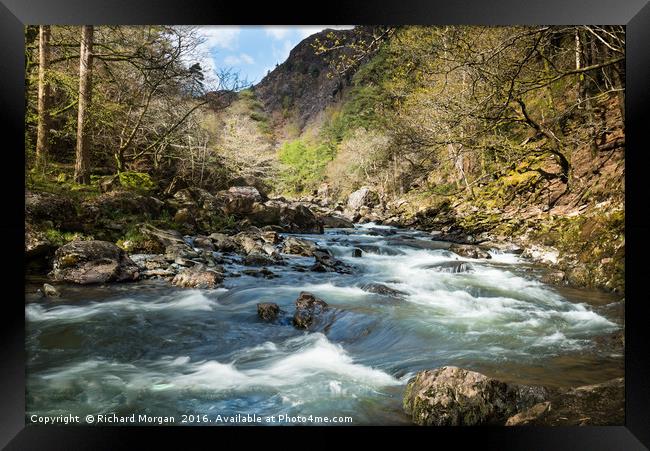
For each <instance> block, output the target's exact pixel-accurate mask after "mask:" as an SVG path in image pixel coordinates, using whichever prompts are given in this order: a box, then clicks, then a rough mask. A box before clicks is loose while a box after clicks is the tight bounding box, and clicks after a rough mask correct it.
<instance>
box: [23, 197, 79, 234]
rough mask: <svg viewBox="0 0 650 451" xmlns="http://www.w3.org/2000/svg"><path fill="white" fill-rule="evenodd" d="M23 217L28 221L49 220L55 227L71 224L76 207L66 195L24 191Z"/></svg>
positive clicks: (74, 219)
mask: <svg viewBox="0 0 650 451" xmlns="http://www.w3.org/2000/svg"><path fill="white" fill-rule="evenodd" d="M25 218H26V221H28V222H34V223H38V222H43V221H50V222H51V223H52V225H53V226H54V227H56V228H61V227H66V226H70V225H73V224H71V223H74V222H76V209H75V206H74V204H73V203H72V201H71V200H70V199H68V198H67V197H63V196H60V195H56V194H50V193H42V192H38V193H35V192H31V191H27V192H25Z"/></svg>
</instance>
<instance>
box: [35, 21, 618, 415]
mask: <svg viewBox="0 0 650 451" xmlns="http://www.w3.org/2000/svg"><path fill="white" fill-rule="evenodd" d="M206 48H207V47H206V35H205V33H204V30H203V28H202V27H199V26H122V25H116V26H93V25H84V26H59V25H40V26H27V27H26V28H25V106H26V117H25V155H26V167H25V184H26V185H25V188H26V194H25V196H26V197H25V199H26V207H25V208H26V210H25V212H26V221H25V228H26V230H25V232H26V233H25V253H26V257H27V276H28V282H27V285H26V296H27V303H26V317H27V321H28V323H29V325H30V326H29V327H28V328H29V330H28V338H27V347H28V353H29V354H30V359H31V360H30V361H29V365H31V368H32V369H33V374H34V376H33V378H32V379H31V381H30V382H29V383H28V385H29V387H30V388H29V389H28V398H27V401H28V406H30V408H31V409H32V411H35V412H36V411H38V412H44V411H52V409H56V408H57V404H56V403H57V402H58V401H57V399H65V403H66V405H67V406H70V408H71V409H72V410H74V411H75V412H84V411H85V410H87V409H89V406H88V405H86V404H84V402H83V401H82V399H84V397H85V396H87V393H86V392H85V391H84V390H85V389H84V387H83V386H81V385H79V384H80V381H93V384H95V383H97V384H98V385H97V386H96V387H95V388H94V389H93V390H97V393H96V399H95V401H96V402H97V403H98V404H97V405H95V406H93V407H97V408H100V407H99V406H101V409H118V410H120V411H123V412H124V413H125V414H126V413H127V412H135V411H138V409H145V408H146V409H149V410H148V412H149V413H152V414H159V415H169V414H170V412H171V413H180V412H182V411H183V409H186V408H187V407H188V406H191V407H192V408H193V409H198V411H201V412H203V411H207V410H209V406H210V405H212V404H213V403H216V404H217V405H219V406H220V408H221V409H222V410H223V412H224V413H232V412H235V411H236V412H240V413H244V412H248V413H251V414H258V413H259V414H262V415H264V414H268V415H271V414H272V413H273V412H274V410H273V409H276V408H279V406H285V405H290V406H291V409H292V410H291V413H294V414H306V413H314V414H319V415H328V414H331V413H333V412H344V413H345V414H349V415H351V416H352V417H353V418H354V419H355V421H354V423H356V424H402V423H404V424H411V423H416V424H427V425H474V424H500V425H504V424H507V425H516V424H538V425H539V424H544V425H567V424H622V421H623V420H622V418H623V417H622V415H623V407H622V406H623V404H622V394H623V392H622V374H623V373H622V368H623V361H622V356H623V347H624V343H623V341H624V340H623V336H624V333H623V332H624V324H623V311H624V305H625V298H624V296H625V282H624V281H625V266H624V260H625V229H624V222H625V215H624V211H625V208H624V207H625V206H624V197H625V191H624V186H625V171H624V166H625V158H624V152H625V125H624V124H625V27H623V26H609V25H608V26H598V25H574V26H507V27H505V26H504V27H484V26H356V27H354V28H351V29H324V30H322V31H320V32H318V33H315V34H312V35H310V36H309V37H307V38H305V39H304V40H302V41H301V42H300V43H299V44H298V45H296V46H295V47H293V48H292V49H291V51H290V53H289V56H288V58H287V59H286V60H285V61H283V62H281V63H279V64H276V66H275V68H274V69H269V70H268V72H267V74H266V76H265V77H264V78H263V79H262V80H260V81H259V82H257V83H251V82H249V81H248V80H247V79H246V77H245V76H244V75H242V74H241V73H240V72H239V71H238V70H236V69H233V68H232V67H225V66H224V67H216V66H215V65H214V64H212V63H210V59H209V55H206ZM126 282H128V283H126ZM251 303H252V304H251ZM250 305H252V306H253V307H252V308H253V314H252V316H250V315H249V316H246V315H248V313H245V312H248V310H246V309H247V308H248V309H249V310H250ZM247 306H248V307H247ZM294 309H295V312H293V310H294ZM172 313H173V314H177V315H178V316H177V318H179V319H178V323H177V322H175V321H172V320H170V319H169V318H167V317H166V316H165V315H167V314H172ZM208 313H210V314H213V315H214V318H213V319H211V317H210V318H207V317H206V314H208ZM192 315H196V317H195V316H192ZM198 318H200V319H198ZM185 320H187V321H188V322H190V323H191V322H194V324H195V328H194V329H193V330H191V331H190V330H188V329H187V328H186V325H185ZM260 323H261V324H262V325H260ZM71 324H72V325H71ZM289 326H293V327H289ZM393 328H396V329H395V330H398V331H399V332H390V331H393ZM114 330H119V333H120V334H122V336H124V337H131V338H135V339H136V341H138V342H139V344H138V345H137V346H136V348H137V350H133V349H132V348H130V347H129V345H127V344H126V343H122V342H119V340H117V341H118V342H114V341H111V340H108V338H107V336H108V335H107V334H110V333H112V332H110V331H114ZM265 331H266V332H265ZM305 331H307V332H308V333H307V334H303V332H305ZM265 334H266V335H265ZM391 334H392V335H391ZM161 336H165V337H167V338H168V339H169V340H170V343H172V342H173V344H169V346H170V348H169V350H167V351H164V352H163V345H162V344H161V343H160V338H158V337H161ZM206 337H210V338H206ZM107 340H108V341H107ZM206 340H207V341H208V342H211V340H217V341H219V340H222V342H221V344H219V345H218V346H217V348H218V349H217V350H216V351H213V352H212V353H211V352H209V351H207V350H206V349H205V346H204V345H200V343H205V342H206ZM237 340H239V342H237ZM94 342H100V343H104V342H105V343H107V345H106V347H105V349H102V350H97V349H94V347H93V345H92V343H94ZM66 343H67V344H66ZM70 343H72V344H70ZM433 343H435V344H436V346H432V344H433ZM69 346H70V347H69ZM432 348H436V349H432ZM56 350H59V351H62V352H63V351H65V352H70V353H71V354H70V356H72V357H70V358H68V359H61V358H60V357H59V354H56V352H55V351H56ZM380 350H381V351H380ZM479 353H480V354H481V355H480V356H479V355H478V354H479ZM169 355H173V358H172V360H169V359H168V356H169ZM174 359H175V360H174ZM179 359H180V360H179ZM89 362H90V363H89ZM29 365H28V366H29ZM70 365H71V366H70ZM125 365H135V367H133V368H136V369H135V370H134V369H133V368H132V369H129V368H127V366H125ZM181 367H182V368H181ZM431 368H435V369H431ZM105 373H110V374H112V375H113V376H114V377H115V378H116V379H115V381H117V380H118V379H119V381H121V382H115V381H113V382H107V380H103V379H101V377H100V376H101V374H105ZM476 375H478V376H476ZM52 378H54V379H55V380H57V381H59V382H57V383H58V384H59V385H57V386H56V387H58V388H56V390H60V393H59V392H57V393H59V395H57V394H56V393H55V394H54V395H52V396H47V395H45V394H44V392H43V390H45V387H46V386H47V385H46V382H45V381H46V380H51V379H52ZM477 378H478V379H477ZM495 379H496V380H499V381H505V382H504V384H505V387H506V388H503V390H504V391H503V392H501V391H499V390H501V389H498V390H497V389H496V388H495V386H494V384H492V381H494V380H495ZM144 380H151V381H153V382H152V384H153V385H152V386H156V387H159V388H151V387H149V386H147V384H146V383H145V382H143V381H144ZM269 381H271V382H269ZM445 384H452V385H451V386H452V388H451V389H453V390H458V393H459V394H462V396H469V395H467V393H469V392H472V390H475V389H476V390H478V392H480V395H477V396H478V397H479V398H480V399H479V398H477V399H473V401H472V402H467V403H463V402H460V401H458V402H457V403H456V404H458V405H456V404H454V405H453V406H452V407H449V409H451V410H450V411H447V410H445V408H442V407H441V404H440V403H443V401H440V399H439V397H435V396H434V395H431V394H430V393H433V392H435V391H436V390H439V391H440V393H442V392H443V391H444V390H447V389H450V388H449V386H448V385H445ZM471 384H474V385H471ZM82 385H83V384H82ZM470 385H471V387H473V388H471V387H470ZM578 386H580V387H579V388H578ZM585 386H589V387H590V388H589V389H588V393H589V396H591V398H589V400H585V399H584V398H582V397H580V396H578V395H577V394H576V393H578V392H577V391H576V390H579V389H580V390H582V389H584V387H585ZM400 387H401V388H400ZM476 387H479V388H478V389H477V388H476ZM56 390H55V391H56ZM138 390H140V392H139V393H141V394H140V395H138V396H136V395H134V394H128V393H130V391H134V393H136V392H138ZM431 390H433V392H432V391H431ZM464 390H469V392H466V391H464ZM495 390H496V391H495ZM120 391H121V392H123V393H126V395H124V396H125V397H126V398H125V399H121V398H120V399H118V398H119V397H116V396H114V395H115V393H117V392H120ZM188 391H190V392H191V393H192V396H189V397H188V396H187V392H188ZM515 392H516V395H513V394H512V393H515ZM70 393H72V394H70ZM142 393H144V394H142ZM373 393H374V394H373ZM377 393H380V394H381V395H380V396H379V397H377ZM427 393H429V394H427ZM580 393H582V392H580ZM57 396H59V398H57ZM428 396H429V397H430V398H427V397H428ZM459 396H460V395H459ZM61 397H62V398H61ZM351 399H353V400H354V401H350V400H351ZM458 399H460V398H458ZM494 399H502V401H499V402H496V401H494ZM603 399H607V400H608V401H607V402H606V403H604V404H602V403H601V404H599V403H600V402H601V401H602V400H603ZM343 400H348V401H349V402H347V401H343ZM490 400H492V401H490ZM590 400H591V401H590ZM596 400H597V401H596ZM472 403H474V404H472ZM443 404H444V403H443ZM473 405H474V406H479V407H477V409H478V412H479V413H477V412H476V411H474V410H472V409H473V407H471V406H473ZM504 406H505V407H504ZM521 406H525V409H523V408H522V407H521ZM549 406H553V407H554V409H551V408H550V407H549ZM170 409H171V410H170ZM206 409H207V410H206ZM232 409H235V410H232ZM237 409H240V410H237ZM28 410H29V409H28ZM226 411H227V412H226ZM260 412H261V413H260ZM585 418H586V420H585Z"/></svg>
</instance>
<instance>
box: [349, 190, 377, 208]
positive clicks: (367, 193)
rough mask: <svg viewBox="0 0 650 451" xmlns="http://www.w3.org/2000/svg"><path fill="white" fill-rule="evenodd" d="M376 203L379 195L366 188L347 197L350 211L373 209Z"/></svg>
mask: <svg viewBox="0 0 650 451" xmlns="http://www.w3.org/2000/svg"><path fill="white" fill-rule="evenodd" d="M378 203H379V195H378V194H377V193H376V192H374V191H372V190H371V189H370V188H368V187H367V186H364V187H363V188H361V189H358V190H357V191H355V192H353V193H352V194H350V195H349V196H348V207H349V208H350V209H351V210H359V209H360V208H361V207H374V206H375V205H377V204H378Z"/></svg>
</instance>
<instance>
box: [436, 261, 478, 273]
mask: <svg viewBox="0 0 650 451" xmlns="http://www.w3.org/2000/svg"><path fill="white" fill-rule="evenodd" d="M425 268H426V269H435V270H436V271H440V272H451V273H461V272H472V271H474V266H473V265H472V264H471V263H468V262H459V261H451V262H442V263H436V264H434V265H427V266H425Z"/></svg>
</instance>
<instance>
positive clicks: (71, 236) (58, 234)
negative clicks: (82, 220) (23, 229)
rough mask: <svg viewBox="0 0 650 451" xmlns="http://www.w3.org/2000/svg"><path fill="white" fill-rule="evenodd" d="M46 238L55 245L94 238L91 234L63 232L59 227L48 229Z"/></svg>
mask: <svg viewBox="0 0 650 451" xmlns="http://www.w3.org/2000/svg"><path fill="white" fill-rule="evenodd" d="M45 238H47V240H48V241H49V242H50V243H52V244H53V245H54V246H63V245H64V244H66V243H69V242H71V241H85V240H92V239H93V237H92V236H90V235H84V234H82V233H78V232H63V231H61V230H58V229H46V230H45Z"/></svg>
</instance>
